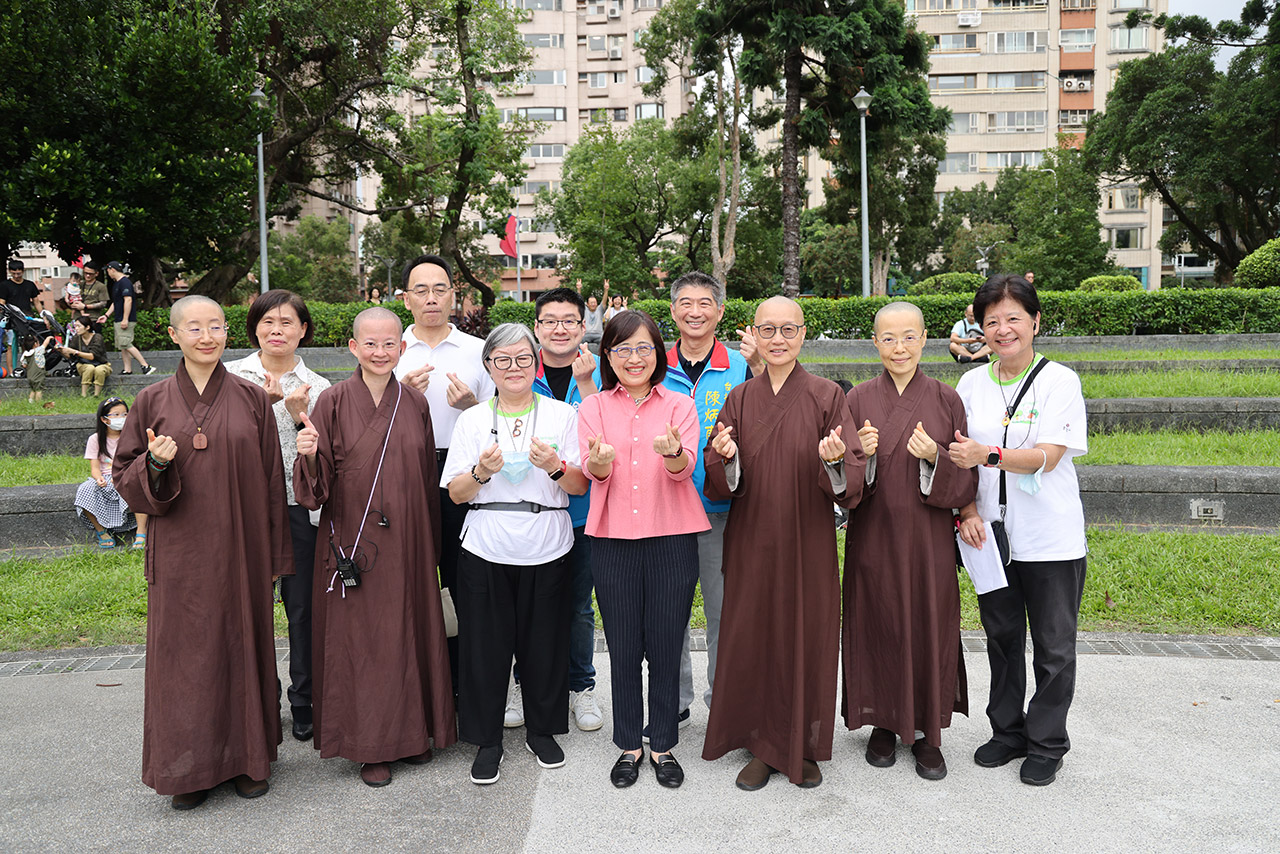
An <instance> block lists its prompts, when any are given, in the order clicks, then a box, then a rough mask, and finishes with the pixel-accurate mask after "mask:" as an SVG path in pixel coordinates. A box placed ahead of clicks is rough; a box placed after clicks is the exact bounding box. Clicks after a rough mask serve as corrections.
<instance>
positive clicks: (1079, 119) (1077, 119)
mask: <svg viewBox="0 0 1280 854" xmlns="http://www.w3.org/2000/svg"><path fill="white" fill-rule="evenodd" d="M1092 117H1093V110H1058V124H1060V125H1062V126H1063V127H1068V128H1077V127H1078V128H1082V127H1084V126H1085V125H1087V124H1088V123H1089V119H1091V118H1092Z"/></svg>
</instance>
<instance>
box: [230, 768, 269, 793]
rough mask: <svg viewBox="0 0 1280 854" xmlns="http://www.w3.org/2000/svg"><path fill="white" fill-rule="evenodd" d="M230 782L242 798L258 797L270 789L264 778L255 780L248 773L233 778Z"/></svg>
mask: <svg viewBox="0 0 1280 854" xmlns="http://www.w3.org/2000/svg"><path fill="white" fill-rule="evenodd" d="M231 783H232V785H234V786H235V787H236V794H237V795H239V796H240V797H242V798H260V797H262V796H263V795H265V794H266V793H267V792H268V791H269V790H270V789H271V784H270V783H268V782H267V781H266V780H255V779H253V778H252V777H250V776H249V775H248V774H241V775H240V776H239V777H235V778H233V779H232V780H231Z"/></svg>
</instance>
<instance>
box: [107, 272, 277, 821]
mask: <svg viewBox="0 0 1280 854" xmlns="http://www.w3.org/2000/svg"><path fill="white" fill-rule="evenodd" d="M169 324H170V325H169V337H170V338H172V339H173V340H174V341H175V342H176V343H177V344H178V346H179V347H181V348H182V361H181V362H179V363H178V370H177V373H176V374H175V375H174V376H173V377H172V378H171V379H167V380H162V381H161V382H158V383H156V384H155V385H152V386H149V387H147V388H145V389H143V390H142V391H141V392H140V393H139V394H138V399H137V400H136V401H135V402H134V404H133V411H132V412H131V413H129V420H128V421H126V422H125V428H124V432H123V434H121V436H120V444H119V447H118V448H117V449H116V457H115V462H114V463H113V467H112V476H113V481H114V483H115V485H116V490H117V491H118V492H119V493H120V495H121V496H122V497H123V498H124V499H125V501H126V502H128V504H129V506H130V507H131V508H133V509H134V510H136V511H138V512H139V513H146V514H147V515H148V516H149V517H150V527H149V530H148V532H147V533H148V536H147V552H146V579H147V670H146V680H145V694H144V696H145V701H144V711H143V719H142V781H143V782H144V783H146V784H147V785H148V786H150V787H151V788H153V789H155V790H156V791H157V792H159V793H160V794H162V795H173V796H174V797H173V801H172V803H173V806H174V808H175V809H191V808H193V807H196V806H199V805H200V804H201V803H203V802H204V800H205V798H206V796H207V795H208V790H209V789H211V788H213V787H214V786H217V785H218V784H219V783H223V782H225V781H227V780H233V782H234V784H235V790H236V793H237V794H239V795H240V796H241V797H245V798H252V797H257V796H259V795H263V794H266V792H267V788H268V784H267V777H268V776H269V775H270V774H271V763H272V762H273V761H275V758H276V746H277V745H278V744H279V743H280V706H279V703H280V701H279V698H278V697H277V695H276V655H275V639H274V638H275V632H274V625H273V621H272V605H271V598H272V597H271V585H272V582H273V580H274V579H275V578H277V577H279V576H281V575H292V574H293V559H292V557H291V556H290V548H291V547H290V541H289V519H288V515H287V510H286V506H285V494H284V472H283V468H282V463H281V461H280V442H279V439H278V438H277V433H276V419H275V415H274V414H273V413H272V411H271V399H270V398H269V397H267V393H266V392H265V391H263V390H262V389H261V388H258V387H257V386H256V385H254V384H252V383H250V382H246V381H245V380H242V379H240V378H239V377H235V376H232V375H231V374H229V373H227V371H226V369H225V368H223V367H222V363H221V361H219V360H220V359H221V357H222V351H223V349H224V348H225V347H226V343H227V321H226V318H225V317H224V316H223V313H222V308H221V307H220V306H219V305H218V304H217V303H216V302H214V301H213V300H211V299H209V298H208V297H203V296H188V297H183V298H182V299H180V300H178V301H177V302H176V303H174V306H173V308H172V309H171V310H170V312H169Z"/></svg>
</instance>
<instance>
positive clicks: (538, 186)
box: [520, 181, 560, 195]
mask: <svg viewBox="0 0 1280 854" xmlns="http://www.w3.org/2000/svg"><path fill="white" fill-rule="evenodd" d="M543 190H547V191H548V192H551V193H558V192H560V182H559V181H525V182H524V187H523V188H521V190H520V192H522V193H527V194H529V195H536V194H538V193H541V192H542V191H543Z"/></svg>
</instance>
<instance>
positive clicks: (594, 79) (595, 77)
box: [578, 71, 609, 89]
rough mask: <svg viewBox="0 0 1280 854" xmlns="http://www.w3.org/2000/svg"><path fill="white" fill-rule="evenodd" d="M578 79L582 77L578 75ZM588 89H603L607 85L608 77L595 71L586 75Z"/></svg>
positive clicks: (602, 72) (604, 73)
mask: <svg viewBox="0 0 1280 854" xmlns="http://www.w3.org/2000/svg"><path fill="white" fill-rule="evenodd" d="M578 77H579V79H581V78H582V75H581V74H580V75H578ZM586 78H587V88H588V89H603V88H604V87H605V86H607V85H609V75H608V74H607V73H606V72H604V71H595V72H591V73H588V74H586Z"/></svg>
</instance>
